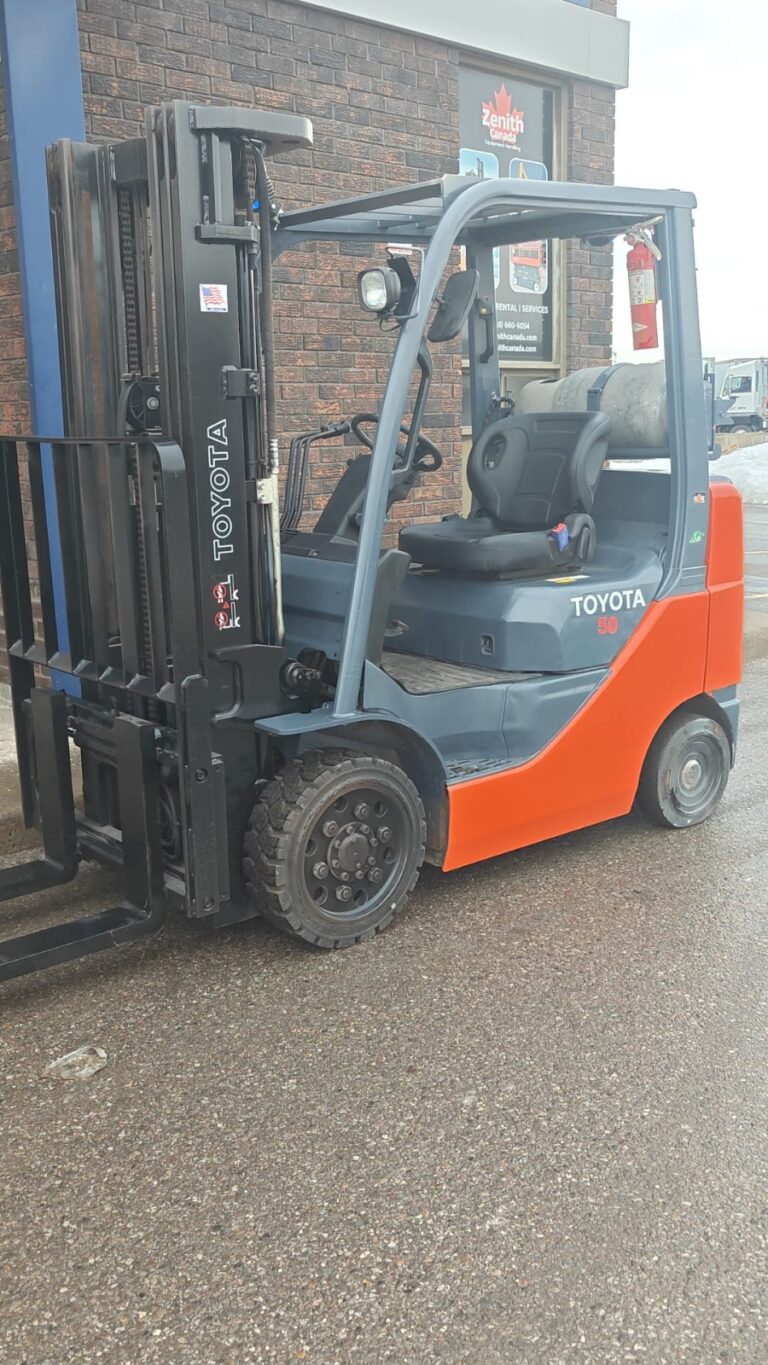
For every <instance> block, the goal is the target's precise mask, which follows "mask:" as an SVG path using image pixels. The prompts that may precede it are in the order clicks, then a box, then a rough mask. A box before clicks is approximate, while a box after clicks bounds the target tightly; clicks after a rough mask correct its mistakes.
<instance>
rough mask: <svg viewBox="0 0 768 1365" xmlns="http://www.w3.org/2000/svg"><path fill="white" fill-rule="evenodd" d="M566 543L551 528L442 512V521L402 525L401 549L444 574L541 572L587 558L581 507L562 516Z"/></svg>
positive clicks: (587, 527)
mask: <svg viewBox="0 0 768 1365" xmlns="http://www.w3.org/2000/svg"><path fill="white" fill-rule="evenodd" d="M565 526H566V528H567V530H568V537H569V538H568V543H567V544H566V545H565V546H564V547H563V548H562V549H560V548H559V545H558V539H557V537H556V536H555V535H553V533H552V531H508V532H505V531H501V532H500V531H499V530H498V529H497V527H496V526H495V525H494V524H493V522H492V521H491V520H490V519H489V518H488V517H483V516H477V517H446V518H445V520H444V521H436V522H428V523H426V524H425V525H421V526H419V525H417V526H407V527H405V529H404V530H402V531H401V532H400V548H401V550H405V551H407V553H408V554H409V555H410V556H411V559H412V560H413V561H414V562H415V563H417V564H421V565H423V566H424V568H425V569H443V570H445V571H447V572H449V573H477V574H492V575H493V576H494V577H499V576H500V575H502V574H503V575H506V574H530V573H546V572H548V571H549V570H550V569H559V568H563V567H565V566H567V565H574V564H581V563H584V562H585V561H586V560H587V559H589V558H590V557H591V554H592V549H593V547H594V541H595V524H594V522H593V520H592V518H591V517H589V516H587V515H586V513H584V512H575V513H573V515H571V516H569V517H566V518H565Z"/></svg>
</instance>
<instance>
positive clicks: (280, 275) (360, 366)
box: [79, 0, 461, 519]
mask: <svg viewBox="0 0 768 1365" xmlns="http://www.w3.org/2000/svg"><path fill="white" fill-rule="evenodd" d="M79 10H80V33H81V46H82V62H83V73H84V74H83V86H84V97H85V112H86V127H87V130H88V135H89V137H92V138H94V139H109V138H118V137H128V136H132V135H134V134H135V133H136V132H137V131H138V129H139V126H140V120H141V115H142V110H143V108H144V106H146V105H147V104H153V103H157V102H159V101H161V100H168V99H174V98H179V99H197V98H199V99H202V100H205V101H208V102H221V103H232V104H241V105H246V106H248V105H256V106H260V107H262V108H265V109H285V110H290V111H293V112H296V113H302V114H306V115H308V116H309V117H310V118H311V119H312V121H313V124H314V133H315V147H314V149H313V151H312V152H311V153H308V152H303V153H299V154H297V155H293V156H290V157H287V158H281V159H278V160H276V161H275V162H274V163H273V164H274V171H273V177H274V181H275V185H276V189H277V192H278V198H279V199H280V200H281V202H282V203H283V204H284V206H285V207H291V206H293V205H298V204H306V203H311V202H322V201H323V200H331V199H338V198H341V197H344V196H347V195H350V196H352V195H358V194H365V193H368V192H370V191H371V190H376V189H384V188H386V187H387V186H389V185H392V184H397V183H402V182H406V183H407V182H409V181H418V180H425V179H429V178H430V177H432V176H435V175H439V174H441V173H443V172H444V171H448V170H455V169H456V149H457V147H458V58H459V54H458V52H457V51H456V50H455V49H451V48H447V47H446V46H445V45H443V44H439V43H434V42H431V41H428V40H426V39H419V38H413V37H411V36H409V35H406V34H402V33H397V32H392V31H389V30H387V29H383V28H379V27H378V26H376V25H372V24H365V23H361V22H358V21H356V20H352V19H344V18H342V17H340V16H338V15H333V14H327V13H324V12H323V11H320V10H313V9H311V8H307V7H304V6H302V5H298V4H289V3H282V0H240V3H239V4H235V3H232V4H229V5H224V4H218V3H215V0H210V3H208V0H165V3H164V5H163V6H162V7H161V6H160V5H159V4H158V3H155V4H153V5H151V6H150V5H147V4H133V3H130V2H126V0H79ZM126 77H128V79H126ZM372 254H373V256H374V259H381V260H383V258H384V257H383V251H382V250H380V249H378V248H377V249H375V250H374V252H373V253H372ZM370 259H371V257H370V256H366V257H365V258H359V257H357V256H353V255H350V254H349V253H348V252H346V251H341V252H340V251H339V250H338V249H337V248H334V247H332V246H324V247H322V248H312V249H307V250H306V251H304V252H301V253H299V252H290V253H288V254H286V255H285V256H284V257H282V258H281V259H280V261H279V262H278V264H277V267H276V304H277V306H276V333H277V337H278V360H279V362H280V365H281V372H280V375H279V385H278V394H279V401H280V419H281V432H282V435H283V449H284V451H285V450H287V445H288V442H289V440H290V438H291V437H292V436H293V435H295V434H296V433H297V432H300V431H305V430H312V429H314V428H315V427H316V426H317V423H318V417H320V419H321V420H322V421H331V420H334V419H336V418H340V417H344V416H349V415H351V414H353V413H355V412H359V411H364V410H368V411H370V410H374V411H375V409H376V407H377V406H378V401H379V399H380V395H381V391H382V387H383V383H384V379H385V378H386V372H387V365H388V357H389V354H390V351H391V345H392V341H391V338H390V337H388V336H386V335H384V334H382V333H380V332H379V330H378V328H377V324H376V323H375V321H373V320H368V319H367V318H366V317H365V315H364V314H363V313H362V312H361V310H360V307H359V305H358V303H357V301H356V289H355V279H356V275H357V272H358V270H360V269H361V268H362V266H363V265H365V264H367V263H368V261H369V260H370ZM436 361H437V363H436V367H435V376H434V380H433V384H432V390H431V398H430V403H429V409H428V418H429V422H428V428H429V430H430V432H431V433H432V434H433V435H434V437H435V439H436V440H437V441H438V442H439V443H440V444H441V445H442V446H443V447H444V449H445V454H446V461H445V466H444V473H443V475H442V476H441V478H440V479H429V478H424V479H423V481H422V486H421V487H420V488H419V489H417V490H416V492H415V494H414V495H413V496H412V498H411V499H410V500H409V503H408V514H407V515H408V518H409V519H413V518H415V517H426V518H431V519H435V518H437V517H439V516H441V515H442V514H443V512H445V511H448V510H451V509H452V508H453V507H455V506H456V505H458V500H459V498H460V459H459V442H460V437H459V431H458V423H457V420H456V414H458V413H459V411H460V401H461V375H460V362H459V359H458V355H457V353H456V351H455V349H454V348H451V351H450V353H448V354H446V352H445V350H443V351H442V352H441V353H440V355H439V356H437V357H436ZM346 453H347V454H348V452H346ZM343 459H344V455H343V454H342V453H341V452H340V451H339V449H338V447H336V448H335V449H334V447H331V446H329V447H326V448H325V451H324V454H323V457H322V459H318V460H316V461H315V462H314V466H313V478H312V482H311V485H310V488H309V496H308V505H309V508H310V511H313V512H314V511H316V510H317V508H318V507H319V506H321V505H322V503H323V502H324V500H325V498H326V497H327V494H328V492H329V491H330V489H331V488H332V486H333V484H334V483H335V481H336V479H337V478H338V474H339V470H340V468H341V467H343Z"/></svg>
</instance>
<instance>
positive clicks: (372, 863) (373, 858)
mask: <svg viewBox="0 0 768 1365" xmlns="http://www.w3.org/2000/svg"><path fill="white" fill-rule="evenodd" d="M368 866H369V867H375V866H376V856H375V854H373V853H371V854H369V856H368Z"/></svg>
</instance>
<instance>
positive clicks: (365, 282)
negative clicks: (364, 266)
mask: <svg viewBox="0 0 768 1365" xmlns="http://www.w3.org/2000/svg"><path fill="white" fill-rule="evenodd" d="M357 292H358V294H359V296H360V302H361V304H362V306H363V308H366V309H367V310H368V312H369V313H391V312H392V309H393V308H395V307H396V306H397V304H398V303H399V302H400V277H399V275H397V274H396V272H395V271H394V270H389V269H388V268H387V269H378V270H361V271H360V274H359V275H358V277H357Z"/></svg>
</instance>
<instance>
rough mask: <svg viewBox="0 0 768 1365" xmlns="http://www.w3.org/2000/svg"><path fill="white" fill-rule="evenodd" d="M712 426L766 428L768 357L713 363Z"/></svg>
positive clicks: (762, 429)
mask: <svg viewBox="0 0 768 1365" xmlns="http://www.w3.org/2000/svg"><path fill="white" fill-rule="evenodd" d="M716 374H717V379H718V380H719V386H718V387H717V388H716V390H715V392H716V395H719V396H716V398H715V430H716V431H718V432H726V431H765V430H766V429H767V428H768V358H766V357H764V356H762V357H758V358H756V359H754V360H727V361H721V362H719V363H718V365H717V367H716Z"/></svg>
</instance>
